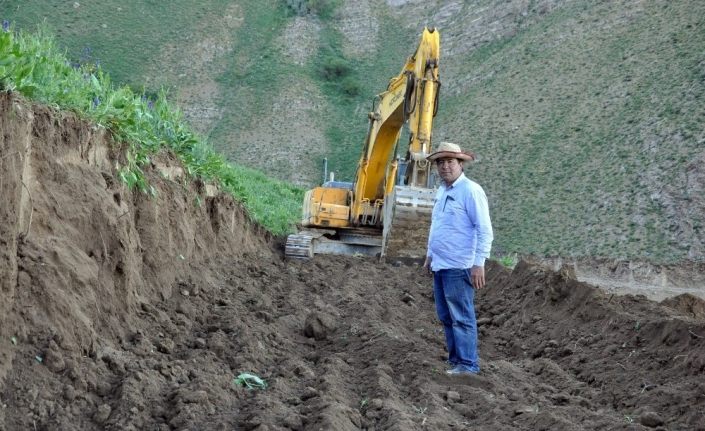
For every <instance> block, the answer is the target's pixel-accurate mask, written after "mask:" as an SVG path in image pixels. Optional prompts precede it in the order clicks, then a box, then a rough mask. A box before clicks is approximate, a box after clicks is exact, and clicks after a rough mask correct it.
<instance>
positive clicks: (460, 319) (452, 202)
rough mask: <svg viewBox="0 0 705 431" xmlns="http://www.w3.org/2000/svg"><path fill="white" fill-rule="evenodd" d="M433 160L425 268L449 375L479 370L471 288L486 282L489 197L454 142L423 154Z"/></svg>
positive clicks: (490, 224) (469, 155) (473, 292)
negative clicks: (436, 180) (435, 181)
mask: <svg viewBox="0 0 705 431" xmlns="http://www.w3.org/2000/svg"><path fill="white" fill-rule="evenodd" d="M427 159H428V160H430V161H435V162H436V168H437V169H438V174H439V175H440V177H441V179H442V182H441V186H440V188H439V189H438V193H437V194H436V200H435V204H434V206H433V216H432V218H431V230H430V233H429V236H428V252H427V253H426V261H425V262H424V267H425V268H426V269H428V270H430V271H433V295H434V297H435V301H436V312H437V313H438V318H439V320H440V321H441V323H443V329H444V331H445V337H446V347H447V348H448V363H449V364H450V366H451V368H450V369H449V370H448V371H447V373H448V374H451V375H456V374H477V373H478V372H479V371H480V363H479V358H478V354H477V321H476V319H475V306H474V304H473V302H474V298H475V289H482V288H483V287H484V286H485V259H487V258H488V257H489V255H490V247H491V245H492V239H493V235H492V223H491V222H490V211H489V207H488V205H487V196H486V195H485V192H484V190H482V187H480V185H479V184H477V183H475V182H474V181H471V180H470V179H468V178H467V177H466V176H465V174H464V173H463V163H464V162H465V161H468V160H474V159H475V157H474V156H473V155H472V154H470V153H466V152H464V151H462V150H461V148H460V147H459V146H458V145H456V144H451V143H449V142H442V143H441V144H440V145H439V147H438V149H437V150H436V151H435V152H434V153H432V154H431V155H429V156H428V157H427Z"/></svg>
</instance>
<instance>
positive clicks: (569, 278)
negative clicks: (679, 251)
mask: <svg viewBox="0 0 705 431" xmlns="http://www.w3.org/2000/svg"><path fill="white" fill-rule="evenodd" d="M0 127H1V131H2V133H0V151H1V152H0V163H2V169H0V198H1V199H2V206H1V207H0V246H1V247H0V283H2V284H1V285H0V288H1V289H2V290H1V292H2V295H3V301H1V302H0V313H1V316H2V319H3V320H2V325H1V326H0V430H15V429H37V430H70V429H89V430H93V429H95V430H102V429H107V430H130V429H132V430H142V429H158V430H170V429H178V430H182V429H183V430H190V429H206V430H229V429H244V430H260V431H263V430H286V429H293V430H309V429H311V430H318V429H322V430H357V429H367V430H373V429H374V430H441V429H483V430H507V429H520V430H537V429H546V430H549V429H551V430H553V429H561V430H582V429H585V430H592V429H634V430H638V429H704V430H705V415H704V414H703V411H705V395H704V394H705V380H704V379H703V377H702V375H703V373H705V306H704V302H703V301H702V300H700V299H698V298H697V297H694V296H690V295H687V294H685V295H681V296H679V297H677V298H675V299H670V300H667V301H664V302H663V303H656V302H652V301H649V300H647V299H646V298H645V297H642V296H631V295H626V296H618V295H613V294H611V293H609V292H606V291H603V290H600V289H597V288H595V287H592V286H590V285H588V284H585V283H581V282H579V281H577V280H576V279H575V276H574V274H573V273H572V272H571V271H569V270H566V269H564V270H562V271H561V270H559V271H554V270H552V269H551V268H548V267H542V266H539V265H530V264H528V263H525V262H522V263H520V264H519V265H518V266H517V267H516V268H515V269H514V270H513V271H512V272H510V271H508V270H506V269H505V268H502V267H500V266H497V265H494V264H490V265H489V266H488V277H489V280H488V288H487V289H486V290H483V291H481V292H479V293H478V295H477V309H478V318H479V327H480V334H481V340H480V349H481V358H482V364H481V366H482V373H481V375H480V376H477V377H461V378H450V377H447V376H445V375H444V373H443V369H444V364H443V355H444V353H443V336H442V333H441V327H440V325H439V324H438V323H437V321H436V319H435V314H434V307H433V298H432V293H431V292H432V291H431V289H430V284H431V280H430V277H429V276H428V275H427V274H424V273H423V272H422V271H421V270H420V269H419V268H418V267H417V266H413V265H412V266H407V265H400V264H394V263H387V264H383V263H378V262H375V261H373V260H369V259H361V258H354V257H316V258H315V259H313V260H312V261H307V262H289V261H285V260H283V259H282V256H281V253H280V251H279V248H278V245H277V244H276V243H275V241H273V240H271V239H269V238H267V236H266V235H265V234H263V233H262V232H260V231H259V230H258V229H257V228H256V227H254V226H252V225H251V224H250V223H249V222H248V221H247V218H246V217H245V215H244V213H243V211H242V210H241V208H240V207H239V206H238V205H237V204H235V203H233V202H232V201H231V200H230V199H228V198H226V197H222V196H218V197H208V196H207V195H206V194H205V192H204V187H203V186H202V185H198V184H190V183H184V182H183V180H179V179H165V178H164V177H163V176H162V175H160V174H158V173H157V172H158V171H159V168H161V170H162V172H166V171H170V172H173V171H175V170H176V169H164V166H165V165H172V166H174V165H175V164H174V163H173V161H171V160H170V159H169V158H168V157H163V158H162V159H161V160H160V161H159V162H158V164H157V165H158V166H155V169H153V170H149V175H150V179H151V181H152V184H153V185H154V186H155V187H156V188H157V191H158V193H157V196H156V197H154V198H150V197H147V196H145V195H143V194H140V193H136V192H130V191H127V190H125V189H124V187H123V186H122V185H121V184H120V182H119V181H118V180H117V178H116V175H115V170H114V168H115V164H116V163H117V162H119V156H118V154H120V153H119V151H118V149H117V147H115V146H114V144H111V143H110V141H109V139H108V138H107V137H106V134H105V133H104V132H102V131H100V130H97V129H95V128H93V127H92V126H90V125H88V124H85V123H83V122H81V121H79V120H77V119H76V118H74V117H73V116H71V115H69V114H58V113H55V112H53V111H50V110H48V109H46V108H42V107H36V106H30V105H28V104H26V103H24V102H21V101H19V100H17V99H15V98H13V97H12V96H8V95H6V94H3V95H1V96H0ZM196 196H200V198H201V199H200V201H201V202H203V204H202V205H200V206H199V205H197V204H196V202H197V201H198V200H197V199H196ZM243 372H248V373H253V374H256V375H257V376H259V377H261V378H262V379H264V381H266V383H267V387H266V388H265V389H247V388H245V387H242V386H239V385H237V384H235V383H234V379H235V378H236V377H237V376H238V375H239V374H240V373H243Z"/></svg>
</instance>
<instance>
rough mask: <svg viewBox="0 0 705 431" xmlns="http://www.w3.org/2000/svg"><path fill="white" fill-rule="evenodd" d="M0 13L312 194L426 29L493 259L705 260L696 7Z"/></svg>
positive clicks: (155, 8) (28, 7)
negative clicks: (167, 103) (162, 101)
mask: <svg viewBox="0 0 705 431" xmlns="http://www.w3.org/2000/svg"><path fill="white" fill-rule="evenodd" d="M0 3H1V4H2V6H3V7H2V11H3V12H2V13H3V14H4V16H3V17H2V18H3V19H8V20H10V21H11V22H12V23H13V24H14V25H15V26H17V27H24V28H33V26H35V25H36V24H37V23H38V22H41V21H42V20H45V22H46V25H47V26H48V27H49V28H50V29H53V31H54V32H56V34H57V38H58V43H59V44H60V46H63V47H65V48H66V49H67V50H68V53H69V55H70V56H71V58H72V59H73V60H74V61H78V62H81V61H84V62H91V61H95V60H100V62H101V65H102V66H103V68H104V69H106V70H108V71H109V72H110V73H111V74H112V75H113V76H114V77H115V79H116V81H117V82H119V83H128V84H130V85H131V86H132V87H133V88H136V89H141V88H142V87H144V88H145V89H146V90H147V92H148V93H154V92H156V91H157V90H158V88H160V87H162V86H164V87H166V88H169V89H170V95H171V97H172V98H173V99H174V100H176V102H177V103H178V104H179V105H180V106H181V107H182V109H183V111H184V113H185V116H186V118H187V119H188V121H189V122H190V123H191V124H192V125H193V127H195V128H196V130H198V131H199V132H200V133H202V134H203V135H205V136H207V137H208V139H209V142H211V143H212V145H213V146H214V147H215V148H216V149H217V150H218V151H220V152H222V153H223V154H224V155H226V156H227V157H228V158H229V159H230V160H233V161H237V162H239V163H242V164H244V165H248V166H251V167H255V168H258V169H260V170H263V171H265V172H266V173H267V174H268V175H271V176H274V177H277V178H279V179H284V180H287V181H289V182H292V183H294V184H296V185H300V186H305V187H307V186H310V185H311V184H314V183H316V182H318V181H320V179H321V177H322V176H321V174H322V168H321V164H322V160H323V158H324V157H326V158H327V159H328V161H329V168H330V170H333V171H335V172H336V173H337V175H338V178H341V179H351V178H352V175H353V172H354V169H355V165H356V161H357V158H358V156H359V150H360V146H361V143H362V140H363V139H364V134H365V132H366V128H367V118H366V113H367V111H368V110H370V107H371V99H372V97H373V96H374V95H375V94H376V93H378V92H380V91H382V90H383V89H384V87H385V86H386V83H387V80H388V79H389V78H390V77H391V76H393V75H395V74H396V73H398V71H399V69H400V68H401V65H402V63H403V61H404V59H405V58H406V56H407V55H408V54H409V53H410V52H411V51H412V50H413V48H414V46H415V44H416V42H417V34H418V33H419V31H420V29H421V27H422V26H423V25H431V26H437V27H439V28H440V29H441V40H442V42H441V43H442V48H443V54H442V66H441V67H442V68H441V79H442V81H443V84H444V85H443V88H442V91H441V109H440V111H439V115H438V117H437V119H436V128H435V131H434V137H435V140H436V141H437V142H438V141H440V140H451V141H456V142H459V143H462V144H464V145H466V146H469V147H471V149H473V150H474V151H476V152H477V154H478V155H479V161H478V162H477V163H475V164H474V165H473V166H472V167H471V168H470V169H469V171H468V172H469V175H470V176H471V177H473V178H475V179H477V180H478V182H480V183H481V184H482V185H483V186H484V187H485V188H486V190H487V192H488V196H489V197H490V200H491V204H492V211H493V218H494V222H495V227H496V238H497V239H496V250H498V251H499V252H506V253H511V252H518V253H535V254H546V255H563V256H571V255H572V256H584V255H597V256H607V257H622V258H639V257H641V258H648V259H651V260H656V261H671V260H677V259H683V258H691V259H703V257H704V256H705V231H704V229H705V223H704V222H703V216H702V214H703V212H705V200H704V199H703V198H702V195H703V193H705V168H703V167H702V166H703V164H705V136H704V134H703V127H702V124H703V123H704V121H703V120H705V100H704V99H705V97H704V94H703V93H704V92H705V57H704V56H703V50H702V47H703V46H705V18H704V17H705V4H703V2H701V1H697V0H684V1H679V2H671V1H666V0H658V1H650V2H633V1H627V0H620V1H609V2H594V1H587V0H585V1H563V0H538V1H534V2H514V1H511V2H506V1H499V0H477V1H470V2H457V3H453V2H451V3H449V2H443V1H440V0H429V1H428V2H424V3H416V2H385V1H382V0H366V1H362V0H361V1H343V0H340V1H338V0H327V1H326V0H319V1H309V0H264V1H255V0H209V1H206V2H198V4H196V3H193V2H184V1H175V2H169V6H168V7H167V6H165V5H162V3H161V2H141V3H140V4H139V5H138V6H131V7H127V6H124V5H123V4H122V3H123V2H118V1H116V0H106V1H103V2H98V3H95V2H94V3H85V4H84V3H80V4H79V3H78V2H77V3H75V4H74V3H72V2H60V3H56V2H48V1H46V2H22V1H18V0H1V1H0ZM76 5H77V6H76ZM106 17H110V20H107V19H106ZM104 24H105V25H104Z"/></svg>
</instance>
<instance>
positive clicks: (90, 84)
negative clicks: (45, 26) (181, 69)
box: [0, 22, 303, 234]
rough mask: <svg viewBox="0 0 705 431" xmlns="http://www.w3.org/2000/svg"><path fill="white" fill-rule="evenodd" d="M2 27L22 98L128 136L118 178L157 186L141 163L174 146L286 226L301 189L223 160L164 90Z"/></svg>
mask: <svg viewBox="0 0 705 431" xmlns="http://www.w3.org/2000/svg"><path fill="white" fill-rule="evenodd" d="M3 27H4V28H3V31H2V32H0V86H2V88H3V89H5V90H10V91H17V92H19V93H21V94H23V95H24V96H26V97H27V98H30V99H33V100H36V101H39V102H42V103H46V104H49V105H53V106H56V107H58V108H60V109H67V110H71V111H74V112H76V113H78V114H79V115H82V116H84V117H85V118H88V119H90V120H92V121H95V122H96V123H97V124H98V125H101V126H104V127H106V128H108V130H110V131H111V133H112V134H113V136H114V137H115V139H116V140H118V141H121V142H127V143H128V144H129V147H128V150H127V155H126V159H127V166H124V167H121V168H120V174H119V175H120V178H121V179H122V181H123V182H124V183H125V184H126V185H127V186H129V187H137V188H139V189H140V190H141V191H143V192H145V193H154V189H153V188H152V187H151V186H150V185H149V184H148V183H147V182H146V180H145V177H144V175H143V171H142V167H143V166H145V165H146V164H147V163H149V161H150V156H151V155H153V154H155V153H157V152H158V151H161V150H164V149H168V150H171V151H173V152H174V153H175V154H176V155H177V156H178V157H179V158H180V159H181V161H182V162H183V163H184V166H185V167H186V169H187V172H188V173H189V174H190V175H191V176H194V177H199V178H202V179H204V180H206V181H212V182H215V183H217V184H219V185H220V186H221V187H222V188H224V189H226V190H228V191H229V192H231V193H232V194H233V195H234V196H235V197H236V198H237V199H239V200H240V201H242V202H243V203H244V204H245V206H246V207H247V209H248V210H249V212H250V214H251V216H252V217H253V219H254V220H256V221H257V222H259V223H260V224H262V225H263V226H265V227H266V228H267V229H269V230H270V231H272V232H273V233H275V234H283V233H286V232H288V231H290V230H291V228H292V226H293V224H294V223H295V222H296V221H297V220H298V217H299V213H300V206H301V200H302V198H303V194H302V190H301V189H298V188H296V187H293V186H291V185H290V184H288V183H284V182H280V181H276V180H273V179H271V178H268V177H266V176H265V175H264V174H262V173H261V172H258V171H255V170H253V169H250V168H245V167H242V166H236V165H232V164H230V163H228V162H227V161H226V160H225V159H224V158H223V157H222V156H221V155H219V154H218V153H216V152H215V151H214V150H213V149H212V148H211V147H210V146H209V145H208V143H207V142H205V141H204V140H203V139H202V138H200V137H199V136H198V135H197V134H196V133H194V132H193V131H192V130H191V129H190V127H189V126H188V125H187V124H186V122H185V121H184V120H183V117H182V115H181V113H180V112H179V110H178V109H175V108H174V107H173V106H171V105H170V104H169V103H168V101H167V99H166V95H165V93H164V92H161V93H160V94H159V95H158V96H157V97H155V98H153V99H152V98H150V97H147V96H146V95H144V94H136V93H134V92H133V91H132V90H131V89H130V88H129V87H127V86H122V87H117V86H114V85H113V84H112V83H111V80H110V78H109V76H108V75H107V74H105V73H103V71H102V69H101V68H100V67H99V66H96V65H95V64H92V63H84V64H75V63H74V64H72V63H71V62H69V61H68V60H67V59H66V57H65V55H64V54H63V53H62V52H60V51H59V50H58V49H57V48H56V46H55V44H54V41H53V39H52V38H50V37H48V36H46V35H42V34H38V35H31V34H26V33H23V32H19V33H14V32H12V31H10V29H9V26H8V23H7V22H5V23H4V25H3Z"/></svg>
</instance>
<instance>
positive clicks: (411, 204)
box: [382, 186, 436, 259]
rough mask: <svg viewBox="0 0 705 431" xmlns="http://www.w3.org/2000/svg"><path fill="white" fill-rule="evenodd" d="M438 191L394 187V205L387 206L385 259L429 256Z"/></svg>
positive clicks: (385, 216)
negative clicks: (429, 243) (429, 232)
mask: <svg viewBox="0 0 705 431" xmlns="http://www.w3.org/2000/svg"><path fill="white" fill-rule="evenodd" d="M435 194H436V191H435V190H434V189H428V188H421V187H410V186H396V187H395V188H394V195H393V196H392V198H393V200H394V205H386V206H385V214H384V233H383V235H384V247H383V250H382V257H383V258H385V259H393V258H413V259H417V258H423V257H424V256H426V247H427V245H428V231H429V229H430V227H431V213H432V212H433V201H434V199H435Z"/></svg>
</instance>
